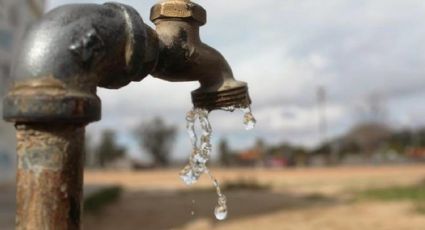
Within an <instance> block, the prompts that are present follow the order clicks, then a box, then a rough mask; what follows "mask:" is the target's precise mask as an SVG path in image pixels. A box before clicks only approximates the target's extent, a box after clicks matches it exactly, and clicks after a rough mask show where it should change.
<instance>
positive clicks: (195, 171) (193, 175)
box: [180, 106, 256, 220]
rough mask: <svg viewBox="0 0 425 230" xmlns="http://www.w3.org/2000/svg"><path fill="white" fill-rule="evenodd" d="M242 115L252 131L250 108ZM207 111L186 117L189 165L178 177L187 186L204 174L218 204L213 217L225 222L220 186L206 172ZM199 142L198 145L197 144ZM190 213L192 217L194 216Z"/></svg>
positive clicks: (208, 149)
mask: <svg viewBox="0 0 425 230" xmlns="http://www.w3.org/2000/svg"><path fill="white" fill-rule="evenodd" d="M235 109H236V108H235V107H234V106H231V107H226V108H223V110H225V111H231V112H233V111H234V110H235ZM242 111H243V112H244V113H245V114H244V119H243V123H244V125H245V128H246V129H247V130H250V129H253V128H254V126H255V123H256V120H255V118H254V116H253V115H252V112H251V108H249V107H247V108H243V109H242ZM208 113H209V112H208V110H205V109H197V108H195V109H193V110H191V111H189V112H188V113H187V115H186V121H187V125H186V128H187V132H188V134H189V137H190V140H191V143H192V147H193V149H192V153H191V155H190V158H189V163H188V164H187V165H186V166H185V167H184V168H183V169H182V171H181V172H180V177H181V179H182V180H183V182H184V183H185V184H187V185H192V184H195V183H196V182H197V181H198V180H199V178H200V177H201V175H202V174H204V173H206V174H207V175H208V176H209V178H210V180H211V181H212V183H213V185H214V187H215V188H216V192H217V196H218V202H217V206H216V207H215V209H214V215H215V217H216V218H217V219H218V220H225V219H226V218H227V213H228V209H227V200H226V196H224V195H223V194H222V192H221V189H220V185H219V183H218V181H217V179H216V178H215V177H214V176H213V175H212V173H211V172H210V171H209V170H208V167H207V162H208V160H209V158H210V155H211V151H212V145H211V134H212V127H211V124H210V122H209V120H208ZM196 121H198V122H199V125H200V128H201V130H202V133H201V136H200V137H199V140H198V136H197V134H196V132H195V123H196ZM198 142H199V143H198ZM194 214H195V213H194V211H192V215H194Z"/></svg>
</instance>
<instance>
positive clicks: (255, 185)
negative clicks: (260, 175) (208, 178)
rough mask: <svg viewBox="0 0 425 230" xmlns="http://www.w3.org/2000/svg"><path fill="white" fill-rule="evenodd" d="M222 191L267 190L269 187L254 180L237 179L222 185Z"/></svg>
mask: <svg viewBox="0 0 425 230" xmlns="http://www.w3.org/2000/svg"><path fill="white" fill-rule="evenodd" d="M223 189H224V190H229V191H230V190H257V191H258V190H269V189H271V186H270V185H267V184H262V183H260V182H258V181H257V180H255V179H245V178H239V179H238V180H235V181H226V182H225V183H224V184H223Z"/></svg>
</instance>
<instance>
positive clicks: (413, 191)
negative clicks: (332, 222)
mask: <svg viewBox="0 0 425 230" xmlns="http://www.w3.org/2000/svg"><path fill="white" fill-rule="evenodd" d="M360 198H369V199H378V200H384V201H396V200H410V201H424V202H425V185H422V184H420V185H415V186H406V187H389V188H377V189H369V190H366V191H363V192H361V193H360Z"/></svg>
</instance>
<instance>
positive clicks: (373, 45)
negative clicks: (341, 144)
mask: <svg viewBox="0 0 425 230" xmlns="http://www.w3.org/2000/svg"><path fill="white" fill-rule="evenodd" d="M70 2H73V3H89V2H92V3H102V2H104V1H80V0H79V1H76V0H74V1H68V0H50V1H49V2H48V8H49V9H51V8H53V7H56V6H58V5H62V4H67V3H70ZM120 2H122V3H125V4H128V5H131V6H133V7H135V8H136V9H137V10H138V11H139V12H140V13H141V15H142V17H143V18H144V20H145V22H146V23H148V24H149V25H151V26H152V24H151V23H150V22H149V20H148V18H149V10H150V7H151V6H152V5H153V4H154V3H155V2H156V1H152V0H149V1H141V0H126V1H120ZM197 3H200V4H201V5H203V6H204V7H205V8H206V9H207V11H208V23H207V25H205V26H204V27H202V30H201V33H202V35H201V36H202V39H203V41H204V42H206V43H208V44H210V45H211V46H213V47H215V48H217V49H218V50H220V51H221V52H222V53H223V55H224V56H225V57H226V58H227V60H228V62H229V63H230V64H231V66H232V68H233V71H234V74H235V77H236V78H237V79H239V80H243V81H246V82H248V84H249V87H250V93H251V96H252V99H253V109H254V114H255V115H256V117H257V120H258V126H257V128H256V129H255V130H254V131H250V132H247V131H245V130H244V128H243V126H242V113H234V114H231V113H225V112H213V113H212V114H211V122H212V125H213V128H214V137H215V141H217V140H218V139H219V138H221V137H223V136H225V137H227V138H229V139H230V141H231V145H232V146H233V147H234V148H238V149H244V148H248V147H250V146H251V145H252V144H253V143H254V142H255V140H256V139H257V138H263V139H265V140H266V141H267V142H269V143H278V142H282V141H285V142H291V143H296V144H302V145H306V146H314V145H316V144H317V143H318V142H319V141H320V138H319V135H318V131H317V127H318V115H317V114H318V111H317V105H316V104H317V103H316V102H317V99H316V92H317V88H318V87H320V86H323V87H325V88H326V90H327V94H328V101H327V112H326V117H327V120H328V124H329V129H328V136H330V137H332V136H336V135H339V134H342V133H344V132H346V131H347V130H348V129H349V128H350V127H352V126H353V125H354V124H355V123H356V122H359V121H361V120H362V119H364V117H365V112H364V111H365V108H367V107H368V105H369V104H370V98H379V104H380V105H381V106H382V107H383V108H384V110H385V111H386V116H385V121H386V122H387V123H388V124H389V125H391V126H392V127H394V128H401V127H419V126H423V125H425V103H424V101H425V90H424V89H425V42H424V41H425V26H423V22H424V21H425V1H423V0H355V1H353V0H324V1H317V0H301V1H300V0H279V1H278V0H261V1H246V0H232V1H229V0H214V1H207V0H200V1H197ZM197 87H198V83H196V82H191V83H169V82H165V81H161V80H157V79H153V78H146V79H145V80H143V81H142V82H140V83H133V84H131V85H130V86H127V87H125V88H123V89H120V90H117V91H111V90H103V89H102V90H100V91H99V95H100V97H101V98H102V100H103V120H102V121H101V122H99V123H96V124H92V125H90V127H89V133H90V134H91V135H92V136H94V137H97V136H98V134H99V132H100V130H102V129H105V128H114V129H117V130H118V132H119V140H120V142H121V143H124V144H126V145H128V146H130V149H131V150H130V151H131V152H132V154H134V155H138V154H139V153H140V152H142V150H140V149H139V148H138V145H137V143H136V142H135V141H134V140H133V139H132V137H131V130H132V129H133V128H134V126H135V125H137V124H139V123H140V122H141V121H143V120H149V119H152V118H153V117H154V116H156V115H159V116H163V117H165V118H166V119H167V121H168V122H169V123H173V124H178V125H179V127H180V131H181V133H180V135H179V139H178V144H177V146H176V148H175V152H174V156H175V157H176V158H184V157H185V156H186V155H187V154H188V153H189V148H190V144H189V140H188V137H187V136H186V133H185V132H184V123H183V121H184V116H185V112H186V111H187V110H189V109H190V108H191V103H190V92H191V91H192V90H194V89H196V88H197ZM95 139H96V138H95Z"/></svg>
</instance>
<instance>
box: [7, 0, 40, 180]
mask: <svg viewBox="0 0 425 230" xmlns="http://www.w3.org/2000/svg"><path fill="white" fill-rule="evenodd" d="M44 5H45V1H44V0H0V101H1V100H2V99H3V96H4V94H5V92H6V89H7V86H8V84H9V82H10V70H11V62H12V57H13V54H14V53H15V52H16V50H17V48H18V47H19V38H20V37H21V36H22V34H23V33H24V32H25V30H26V29H27V28H28V27H29V26H30V25H31V24H32V23H33V22H35V21H36V20H37V19H38V18H39V17H40V16H41V15H42V14H43V11H44ZM1 105H2V103H0V114H2V113H3V112H2V111H3V109H2V107H1ZM15 148H16V145H15V141H14V130H13V126H12V125H10V124H6V123H5V122H3V120H2V119H0V182H1V181H2V180H5V179H8V177H11V176H12V175H13V170H12V168H13V164H14V160H13V159H14V152H15Z"/></svg>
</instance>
